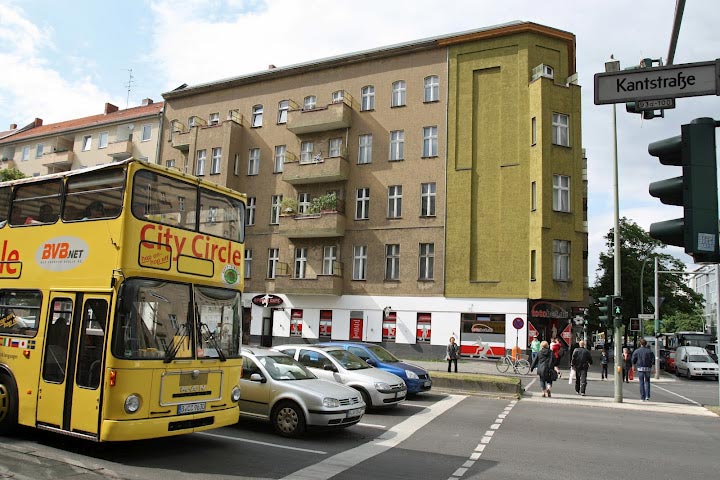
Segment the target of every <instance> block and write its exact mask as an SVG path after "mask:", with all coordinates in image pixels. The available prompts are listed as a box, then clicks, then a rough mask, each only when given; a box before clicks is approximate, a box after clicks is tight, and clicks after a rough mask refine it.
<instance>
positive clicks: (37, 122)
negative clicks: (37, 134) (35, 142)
mask: <svg viewBox="0 0 720 480" xmlns="http://www.w3.org/2000/svg"><path fill="white" fill-rule="evenodd" d="M42 124H43V121H42V118H36V119H35V121H34V122H33V128H35V127H42Z"/></svg>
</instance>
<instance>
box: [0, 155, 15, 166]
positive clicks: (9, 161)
mask: <svg viewBox="0 0 720 480" xmlns="http://www.w3.org/2000/svg"><path fill="white" fill-rule="evenodd" d="M0 167H2V168H15V159H13V158H8V157H2V158H0Z"/></svg>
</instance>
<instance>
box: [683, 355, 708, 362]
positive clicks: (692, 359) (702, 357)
mask: <svg viewBox="0 0 720 480" xmlns="http://www.w3.org/2000/svg"><path fill="white" fill-rule="evenodd" d="M688 362H707V363H710V362H712V360H711V359H710V357H708V356H707V355H690V357H689V358H688ZM713 363H714V362H713Z"/></svg>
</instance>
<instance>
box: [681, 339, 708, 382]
mask: <svg viewBox="0 0 720 480" xmlns="http://www.w3.org/2000/svg"><path fill="white" fill-rule="evenodd" d="M675 369H676V374H677V375H678V376H680V375H683V373H684V375H685V376H686V377H688V378H693V377H714V378H715V379H716V380H717V378H718V364H717V363H715V362H713V360H712V358H710V355H708V353H707V350H705V349H704V348H702V347H692V346H683V347H678V348H677V350H675Z"/></svg>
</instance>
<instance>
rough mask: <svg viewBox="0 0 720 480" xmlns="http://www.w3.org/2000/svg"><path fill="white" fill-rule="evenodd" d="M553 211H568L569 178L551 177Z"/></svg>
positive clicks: (563, 176) (562, 176)
mask: <svg viewBox="0 0 720 480" xmlns="http://www.w3.org/2000/svg"><path fill="white" fill-rule="evenodd" d="M553 210H555V211H556V212H569V211H570V177H568V176H565V175H553Z"/></svg>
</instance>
